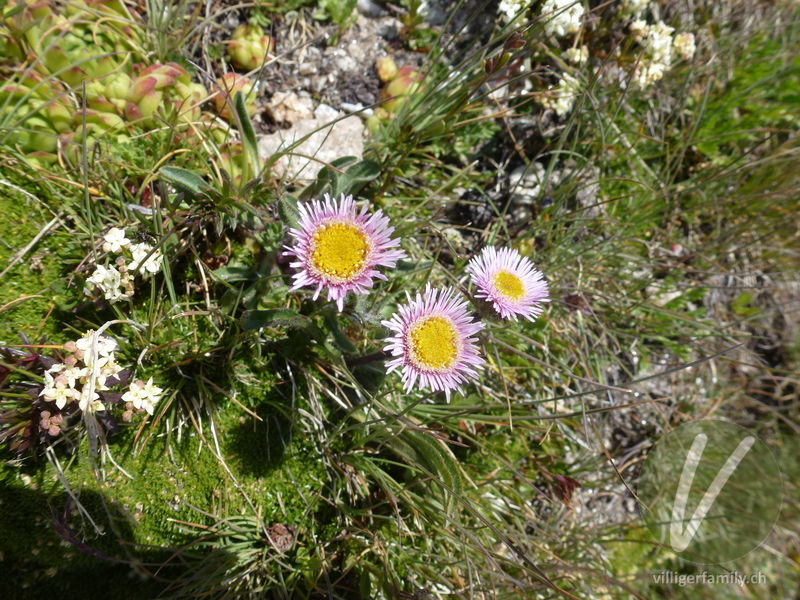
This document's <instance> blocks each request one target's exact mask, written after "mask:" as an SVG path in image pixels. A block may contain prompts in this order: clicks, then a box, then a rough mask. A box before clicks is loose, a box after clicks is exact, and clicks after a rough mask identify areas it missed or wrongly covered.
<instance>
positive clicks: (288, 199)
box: [278, 194, 300, 229]
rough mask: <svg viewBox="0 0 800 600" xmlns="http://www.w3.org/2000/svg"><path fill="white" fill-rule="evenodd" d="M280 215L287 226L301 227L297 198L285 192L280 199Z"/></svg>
mask: <svg viewBox="0 0 800 600" xmlns="http://www.w3.org/2000/svg"><path fill="white" fill-rule="evenodd" d="M278 217H279V218H280V220H281V221H282V222H283V224H284V225H286V226H287V227H291V228H293V229H300V211H299V210H297V198H295V197H294V196H292V195H290V194H285V195H284V196H283V197H281V199H280V200H278Z"/></svg>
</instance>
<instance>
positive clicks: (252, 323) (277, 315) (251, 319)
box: [241, 308, 313, 330]
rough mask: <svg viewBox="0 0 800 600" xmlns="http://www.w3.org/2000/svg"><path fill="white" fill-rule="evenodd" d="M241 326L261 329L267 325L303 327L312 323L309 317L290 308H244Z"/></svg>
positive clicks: (248, 328) (249, 328)
mask: <svg viewBox="0 0 800 600" xmlns="http://www.w3.org/2000/svg"><path fill="white" fill-rule="evenodd" d="M241 323H242V328H243V329H246V330H253V329H261V328H263V327H267V326H269V325H283V326H287V327H295V328H299V329H304V328H306V327H307V326H308V325H313V323H312V321H311V319H309V318H308V317H306V316H305V315H301V314H300V313H298V312H297V311H295V310H292V309H291V308H270V309H268V310H246V311H245V312H244V314H242V320H241Z"/></svg>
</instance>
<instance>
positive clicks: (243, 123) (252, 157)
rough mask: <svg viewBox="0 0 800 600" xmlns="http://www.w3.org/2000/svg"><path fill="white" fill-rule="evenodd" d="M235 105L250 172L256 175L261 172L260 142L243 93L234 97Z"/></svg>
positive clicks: (237, 93)
mask: <svg viewBox="0 0 800 600" xmlns="http://www.w3.org/2000/svg"><path fill="white" fill-rule="evenodd" d="M233 105H234V107H235V108H236V121H237V123H238V125H239V133H240V134H241V136H242V145H243V146H244V151H245V153H246V154H247V161H248V163H249V164H250V172H251V174H252V175H256V174H258V172H259V170H260V169H259V160H258V140H256V132H255V130H254V129H253V124H252V123H251V122H250V115H248V114H247V106H245V103H244V96H242V92H236V95H234V97H233Z"/></svg>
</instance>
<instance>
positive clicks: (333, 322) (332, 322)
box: [323, 310, 356, 354]
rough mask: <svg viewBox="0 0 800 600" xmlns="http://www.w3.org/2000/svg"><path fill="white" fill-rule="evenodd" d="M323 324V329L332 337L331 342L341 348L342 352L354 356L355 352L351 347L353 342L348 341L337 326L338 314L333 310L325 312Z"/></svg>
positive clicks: (354, 348)
mask: <svg viewBox="0 0 800 600" xmlns="http://www.w3.org/2000/svg"><path fill="white" fill-rule="evenodd" d="M323 323H324V324H325V329H327V330H328V332H329V333H330V334H331V336H332V337H333V341H334V342H335V343H336V345H337V346H339V348H341V349H342V350H343V351H344V352H347V353H349V354H354V353H355V352H356V347H355V346H354V345H353V342H351V341H350V338H348V337H347V336H346V335H345V333H344V332H343V331H342V328H341V327H340V325H339V313H338V312H335V311H333V310H328V311H325V316H324V318H323Z"/></svg>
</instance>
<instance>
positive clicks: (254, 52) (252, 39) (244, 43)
mask: <svg viewBox="0 0 800 600" xmlns="http://www.w3.org/2000/svg"><path fill="white" fill-rule="evenodd" d="M274 47H275V43H274V42H273V40H272V38H271V37H270V36H269V35H267V34H265V33H264V30H263V29H261V27H260V26H258V25H248V24H242V25H239V26H238V27H237V28H236V29H234V30H233V34H232V35H231V41H230V42H229V43H228V57H229V58H230V59H231V63H232V64H233V66H234V67H236V68H237V69H242V70H243V71H252V70H254V69H258V68H260V67H262V66H263V65H264V64H266V62H267V57H268V56H269V53H270V52H272V50H273V48H274Z"/></svg>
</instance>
